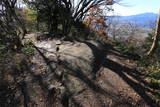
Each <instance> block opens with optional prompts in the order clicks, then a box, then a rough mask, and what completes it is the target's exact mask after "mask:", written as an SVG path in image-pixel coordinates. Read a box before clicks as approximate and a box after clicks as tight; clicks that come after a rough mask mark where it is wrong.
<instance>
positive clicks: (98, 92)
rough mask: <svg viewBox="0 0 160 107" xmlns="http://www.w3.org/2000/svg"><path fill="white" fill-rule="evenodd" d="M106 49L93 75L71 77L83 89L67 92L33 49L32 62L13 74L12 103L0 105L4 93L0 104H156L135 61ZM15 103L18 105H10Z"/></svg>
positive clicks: (152, 106) (91, 106) (101, 106)
mask: <svg viewBox="0 0 160 107" xmlns="http://www.w3.org/2000/svg"><path fill="white" fill-rule="evenodd" d="M106 51H107V52H106V54H105V56H106V57H105V58H104V59H103V60H101V64H100V66H98V65H97V66H98V68H99V69H98V70H97V71H96V76H95V78H93V79H90V78H87V77H86V76H85V75H83V73H82V74H81V73H79V74H78V75H72V76H71V77H72V78H73V76H74V78H75V77H76V79H74V80H75V81H81V82H82V83H83V84H85V85H84V86H85V88H83V87H82V86H79V87H82V90H80V89H78V87H76V89H77V90H80V91H78V93H73V92H71V91H72V89H71V87H70V88H68V87H66V84H65V83H64V82H63V79H62V78H63V76H64V75H55V72H54V69H56V66H55V65H54V63H53V62H52V63H50V62H49V61H48V58H46V57H45V56H43V53H40V52H37V54H36V55H35V56H34V57H33V59H32V62H25V61H23V63H24V64H26V65H27V66H22V68H21V69H23V70H22V71H23V72H22V71H21V70H18V69H17V72H19V74H14V75H16V76H15V77H13V78H16V80H14V79H13V80H14V81H15V82H16V85H14V86H15V88H14V93H15V95H16V96H15V97H16V98H17V100H15V101H16V102H15V101H14V100H12V99H11V101H12V104H11V103H10V105H9V106H7V105H6V104H1V103H3V102H2V100H1V98H2V99H3V101H4V102H5V101H6V99H8V96H7V98H6V99H4V97H0V100H1V101H0V104H1V105H5V107H159V104H157V102H156V101H155V100H153V97H152V93H153V90H152V89H151V88H150V87H149V86H148V83H147V82H146V81H144V75H143V74H142V73H140V72H138V71H137V70H136V69H135V67H136V63H135V61H133V60H132V59H130V58H129V57H128V56H125V55H122V54H121V53H120V52H119V51H118V50H117V49H116V48H112V47H109V48H107V49H106ZM38 53H39V54H38ZM40 54H41V55H40ZM28 63H31V64H28ZM95 65H96V64H95ZM69 70H70V69H69ZM21 72H22V74H21ZM11 73H12V72H11ZM67 84H68V83H67ZM3 87H4V88H5V84H4V86H3ZM1 88H2V87H0V90H3V91H4V89H3V88H2V89H1ZM7 89H8V88H7ZM10 89H11V88H9V89H8V90H10ZM73 90H74V89H73ZM7 92H8V91H7ZM0 95H1V93H0ZM2 95H3V94H2ZM7 95H10V93H9V94H7ZM13 99H14V98H13ZM11 101H10V102H11ZM15 103H19V104H18V105H16V106H14V105H15ZM1 105H0V107H1Z"/></svg>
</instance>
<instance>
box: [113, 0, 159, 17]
mask: <svg viewBox="0 0 160 107" xmlns="http://www.w3.org/2000/svg"><path fill="white" fill-rule="evenodd" d="M120 3H121V5H118V4H116V5H114V6H113V8H114V10H115V11H114V13H115V14H118V15H123V16H126V15H135V14H139V13H146V12H153V13H158V11H159V9H160V0H121V2H120Z"/></svg>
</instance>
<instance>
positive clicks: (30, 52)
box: [22, 41, 35, 56]
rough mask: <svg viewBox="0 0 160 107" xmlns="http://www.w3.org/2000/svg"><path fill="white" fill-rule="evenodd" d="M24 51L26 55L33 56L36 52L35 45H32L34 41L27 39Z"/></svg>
mask: <svg viewBox="0 0 160 107" xmlns="http://www.w3.org/2000/svg"><path fill="white" fill-rule="evenodd" d="M23 46H24V47H23V48H22V53H24V54H25V55H28V56H31V55H33V54H34V50H35V49H34V47H33V45H32V41H26V42H24V43H23Z"/></svg>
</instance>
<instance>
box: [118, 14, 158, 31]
mask: <svg viewBox="0 0 160 107" xmlns="http://www.w3.org/2000/svg"><path fill="white" fill-rule="evenodd" d="M157 16H158V15H157V14H155V13H142V14H136V15H130V16H118V19H119V20H120V21H122V22H123V21H124V22H126V21H129V22H135V23H136V24H137V25H138V26H140V27H149V28H151V27H154V26H155V23H156V19H157Z"/></svg>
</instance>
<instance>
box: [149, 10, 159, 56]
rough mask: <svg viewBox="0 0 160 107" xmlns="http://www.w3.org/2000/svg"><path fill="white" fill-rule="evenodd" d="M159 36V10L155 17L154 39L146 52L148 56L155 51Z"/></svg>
mask: <svg viewBox="0 0 160 107" xmlns="http://www.w3.org/2000/svg"><path fill="white" fill-rule="evenodd" d="M159 36H160V11H159V15H158V18H157V25H156V32H155V36H154V40H153V43H152V46H151V48H150V50H149V52H148V53H147V55H148V56H151V55H152V54H153V53H154V52H155V50H156V48H157V47H158V39H159Z"/></svg>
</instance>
